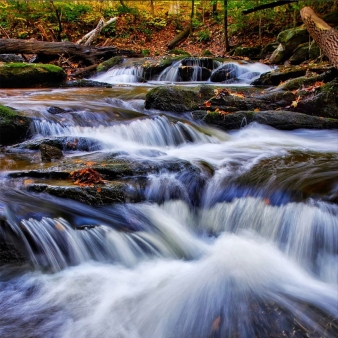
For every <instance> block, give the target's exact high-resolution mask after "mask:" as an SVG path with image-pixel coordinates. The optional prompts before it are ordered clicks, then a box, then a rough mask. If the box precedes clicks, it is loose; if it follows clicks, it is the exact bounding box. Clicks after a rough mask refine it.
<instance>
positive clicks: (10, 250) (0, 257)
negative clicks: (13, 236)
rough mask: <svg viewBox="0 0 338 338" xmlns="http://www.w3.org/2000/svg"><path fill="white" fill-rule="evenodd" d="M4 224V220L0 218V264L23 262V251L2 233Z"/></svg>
mask: <svg viewBox="0 0 338 338" xmlns="http://www.w3.org/2000/svg"><path fill="white" fill-rule="evenodd" d="M5 226H6V225H5V220H0V228H2V230H1V231H0V265H4V264H18V263H24V262H25V258H24V256H23V253H22V252H20V251H19V250H18V249H17V247H16V246H15V245H14V244H13V243H12V242H11V241H10V240H8V239H7V238H5V237H4V236H3V235H2V233H3V232H4V229H3V228H4V227H5Z"/></svg>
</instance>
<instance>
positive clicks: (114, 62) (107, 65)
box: [96, 56, 123, 72]
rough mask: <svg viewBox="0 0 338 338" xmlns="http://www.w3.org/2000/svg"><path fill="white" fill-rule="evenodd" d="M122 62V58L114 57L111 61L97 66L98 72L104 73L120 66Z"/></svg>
mask: <svg viewBox="0 0 338 338" xmlns="http://www.w3.org/2000/svg"><path fill="white" fill-rule="evenodd" d="M122 61H123V57H122V56H114V57H112V58H110V59H109V60H107V61H104V62H102V63H100V64H99V65H98V66H97V68H96V71H97V72H104V71H106V70H108V69H110V68H112V67H114V66H116V65H118V64H120V63H121V62H122Z"/></svg>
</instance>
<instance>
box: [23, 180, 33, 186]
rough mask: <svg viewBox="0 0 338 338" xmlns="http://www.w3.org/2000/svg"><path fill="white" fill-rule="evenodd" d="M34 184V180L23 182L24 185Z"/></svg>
mask: <svg viewBox="0 0 338 338" xmlns="http://www.w3.org/2000/svg"><path fill="white" fill-rule="evenodd" d="M32 183H34V180H32V179H26V180H24V181H23V184H24V185H28V184H32Z"/></svg>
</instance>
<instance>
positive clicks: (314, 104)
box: [295, 79, 338, 119]
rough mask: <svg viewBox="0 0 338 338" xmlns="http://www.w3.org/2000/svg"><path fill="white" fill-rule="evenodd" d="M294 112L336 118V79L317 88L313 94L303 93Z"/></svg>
mask: <svg viewBox="0 0 338 338" xmlns="http://www.w3.org/2000/svg"><path fill="white" fill-rule="evenodd" d="M295 110H296V111H298V112H301V113H304V114H308V115H312V116H320V117H329V118H335V119H336V118H338V79H337V80H334V81H331V82H328V83H327V84H325V85H323V86H321V87H319V88H317V89H316V90H315V92H314V93H311V92H310V93H305V95H303V96H302V98H301V100H300V101H299V102H298V104H297V107H296V108H295Z"/></svg>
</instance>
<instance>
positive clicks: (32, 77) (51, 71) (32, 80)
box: [0, 63, 66, 88]
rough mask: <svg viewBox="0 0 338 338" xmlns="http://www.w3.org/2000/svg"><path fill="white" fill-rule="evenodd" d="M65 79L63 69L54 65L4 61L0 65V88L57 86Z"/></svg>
mask: <svg viewBox="0 0 338 338" xmlns="http://www.w3.org/2000/svg"><path fill="white" fill-rule="evenodd" d="M65 79H66V73H65V71H64V70H63V69H62V68H60V67H57V66H54V65H46V64H32V63H5V64H3V65H0V87H1V88H26V87H42V86H48V87H51V86H58V85H60V84H61V83H62V82H63V81H64V80H65Z"/></svg>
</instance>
